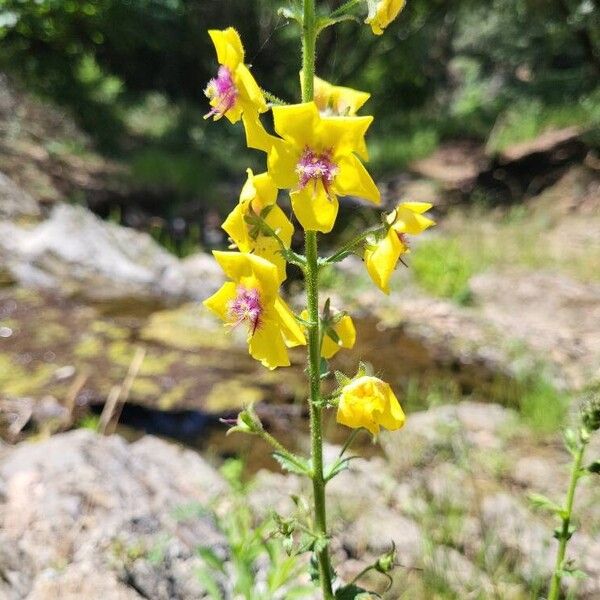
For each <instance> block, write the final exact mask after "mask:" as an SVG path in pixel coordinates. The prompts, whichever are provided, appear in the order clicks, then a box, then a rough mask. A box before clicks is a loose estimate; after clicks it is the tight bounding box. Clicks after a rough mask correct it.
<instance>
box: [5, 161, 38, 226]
mask: <svg viewBox="0 0 600 600" xmlns="http://www.w3.org/2000/svg"><path fill="white" fill-rule="evenodd" d="M40 214H41V213H40V207H39V205H38V203H37V202H36V201H35V200H34V199H33V198H32V197H31V196H30V195H29V194H28V193H27V192H25V191H24V190H22V189H21V188H20V187H19V186H18V185H16V184H15V183H14V182H13V181H12V179H10V178H9V177H7V176H6V175H5V174H4V173H2V172H0V218H2V219H20V218H22V217H30V218H32V217H33V218H36V217H39V216H40Z"/></svg>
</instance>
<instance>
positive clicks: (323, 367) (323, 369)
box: [319, 357, 331, 379]
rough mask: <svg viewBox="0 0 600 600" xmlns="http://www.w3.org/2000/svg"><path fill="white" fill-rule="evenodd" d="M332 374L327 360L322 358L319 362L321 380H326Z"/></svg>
mask: <svg viewBox="0 0 600 600" xmlns="http://www.w3.org/2000/svg"><path fill="white" fill-rule="evenodd" d="M330 374H331V373H330V371H329V362H328V361H327V359H326V358H323V357H321V360H320V361H319V378H320V379H326V378H327V377H329V375H330Z"/></svg>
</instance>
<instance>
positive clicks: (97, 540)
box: [0, 430, 226, 600]
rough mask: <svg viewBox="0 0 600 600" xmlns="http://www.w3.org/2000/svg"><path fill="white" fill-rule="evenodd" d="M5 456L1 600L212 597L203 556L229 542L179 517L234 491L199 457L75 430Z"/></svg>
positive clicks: (201, 523) (207, 524)
mask: <svg viewBox="0 0 600 600" xmlns="http://www.w3.org/2000/svg"><path fill="white" fill-rule="evenodd" d="M2 458H3V460H2V463H1V464H0V479H1V480H2V481H3V482H4V483H5V487H4V493H3V495H2V497H1V498H0V531H1V533H0V538H1V539H0V548H2V552H1V553H0V573H2V577H0V596H1V597H3V598H4V597H6V598H9V599H10V600H13V599H14V600H20V599H22V598H23V599H24V598H28V599H29V598H35V599H36V600H41V599H45V598H48V599H50V598H56V597H59V596H58V595H56V590H61V592H60V594H61V595H60V597H61V598H62V597H63V595H62V594H63V593H64V597H67V598H70V597H73V598H75V597H85V598H86V599H89V600H95V599H102V600H104V599H105V598H123V599H125V600H129V598H138V597H140V595H141V596H142V597H146V598H153V599H154V598H156V599H157V600H176V599H181V600H183V599H188V598H189V599H192V598H194V599H197V598H203V597H204V596H203V592H202V589H201V587H200V583H199V581H198V580H197V578H196V575H195V571H196V570H197V569H198V567H199V566H200V564H201V562H200V560H199V558H198V557H197V555H196V552H195V550H196V548H197V547H198V546H199V545H205V544H208V545H211V546H213V547H215V548H218V547H219V546H222V545H223V539H222V537H221V534H220V533H219V532H218V530H217V529H216V528H215V525H214V524H213V522H212V520H211V519H210V518H209V517H208V516H206V517H194V519H193V520H189V521H183V522H180V521H178V520H177V519H176V518H175V516H174V512H175V511H176V510H177V509H178V508H182V507H185V506H188V505H190V504H192V503H195V504H199V505H202V506H204V505H206V504H207V503H209V502H211V501H212V499H214V498H215V497H216V496H217V495H219V494H222V493H223V491H224V490H225V489H226V488H225V484H224V483H223V481H222V480H221V478H220V476H219V475H218V474H217V473H216V472H215V471H214V470H213V469H212V468H211V467H210V466H209V465H208V464H207V463H206V462H204V461H203V460H202V459H201V458H200V457H199V456H198V455H197V454H196V453H194V452H191V451H184V450H181V449H180V448H178V447H176V446H174V445H172V444H168V443H165V442H163V441H161V440H158V439H156V438H151V437H146V438H144V439H142V440H141V441H139V442H136V443H133V444H131V445H128V444H127V443H126V442H124V440H123V439H121V438H119V437H116V436H113V437H110V438H102V437H99V436H97V435H95V434H93V433H92V432H90V431H87V430H77V431H73V432H70V433H66V434H61V435H57V436H54V437H52V438H50V439H48V440H47V441H43V442H39V443H23V444H20V445H19V446H17V447H15V448H14V449H12V450H7V451H5V452H3V455H2ZM9 549H10V550H9ZM84 591H85V593H84ZM78 592H79V593H80V594H83V595H80V596H76V595H75V594H77V593H78Z"/></svg>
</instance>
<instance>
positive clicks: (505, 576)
mask: <svg viewBox="0 0 600 600" xmlns="http://www.w3.org/2000/svg"><path fill="white" fill-rule="evenodd" d="M596 442H597V443H596V444H595V446H593V447H592V451H591V452H590V455H593V454H594V453H595V454H598V452H600V443H598V442H600V440H596ZM381 444H382V448H383V450H384V455H383V456H380V457H373V458H371V459H357V460H355V461H353V463H352V465H353V466H352V468H351V470H350V471H347V472H344V473H343V474H341V475H340V476H338V477H337V478H336V479H334V480H333V482H332V483H331V484H330V487H329V498H330V500H329V507H330V514H331V521H332V523H334V530H335V531H334V540H335V542H334V548H333V549H334V554H335V556H336V559H338V560H339V562H340V563H341V564H343V565H344V567H343V569H342V570H341V571H340V577H342V578H344V579H346V580H348V579H350V578H352V577H353V576H354V575H356V574H357V573H358V572H359V571H360V570H361V569H362V568H363V566H364V565H365V564H367V561H369V560H370V559H372V558H375V557H376V556H378V555H379V554H380V553H383V552H385V551H386V550H387V549H388V548H389V546H390V544H391V543H392V542H393V543H395V545H396V548H397V550H398V562H399V563H400V565H401V566H400V567H399V568H398V570H397V573H396V578H395V584H394V587H393V588H392V589H391V590H390V591H389V592H388V593H387V594H385V597H386V598H389V599H390V600H392V599H397V598H414V599H419V598H423V599H425V598H431V597H433V596H431V595H429V594H430V593H432V592H431V590H433V589H435V586H436V585H437V586H438V587H443V588H444V589H446V590H450V591H451V592H450V593H451V595H450V596H447V595H446V596H442V597H457V598H480V599H484V598H499V599H500V598H501V599H503V600H504V599H515V600H516V599H525V598H530V597H531V593H532V591H533V593H534V594H535V593H536V592H535V591H534V590H541V589H542V588H541V586H542V585H543V583H544V582H545V581H547V579H548V577H549V575H550V573H551V569H552V558H553V549H554V544H555V542H554V540H553V539H552V529H553V526H552V523H551V522H550V521H548V519H547V517H546V516H545V515H544V514H541V513H538V512H535V511H534V510H533V509H532V508H531V506H530V504H529V502H528V500H527V494H528V493H530V492H533V491H535V492H541V493H546V494H548V495H549V496H550V497H551V498H555V499H557V500H558V499H559V498H560V497H561V495H562V493H563V490H564V487H565V484H566V477H567V469H566V462H567V456H566V454H565V452H563V451H562V450H561V448H560V446H559V445H557V444H556V443H555V442H554V441H550V442H547V443H542V444H540V443H536V442H535V441H534V440H532V438H531V435H530V432H528V431H527V430H526V429H524V428H523V426H522V425H520V424H519V420H518V417H517V415H515V414H514V413H513V412H511V411H510V410H507V409H504V408H502V407H500V406H497V405H489V404H486V405H484V404H475V403H469V402H464V403H461V404H459V405H457V406H453V407H450V406H442V407H439V408H436V409H431V410H429V411H426V412H419V413H415V414H413V415H412V416H411V418H410V419H409V421H408V424H407V426H406V428H405V429H404V430H403V431H402V432H400V433H396V434H386V435H384V436H382V439H381ZM534 448H535V452H532V450H533V449H534ZM338 451H339V448H337V447H333V446H331V447H328V448H327V456H328V460H333V459H334V457H335V454H336V453H337V452H338ZM0 458H1V463H0V481H2V488H1V494H0V524H1V527H0V532H1V533H0V548H1V549H2V550H1V552H0V595H2V597H3V598H7V599H8V600H13V599H14V600H17V599H25V598H26V599H28V600H33V599H35V600H43V599H48V600H50V599H54V598H58V597H60V598H61V599H62V598H65V599H69V598H73V599H75V598H82V597H85V598H89V599H90V600H94V599H96V598H98V599H100V598H106V597H110V598H115V599H117V598H123V599H130V598H131V599H134V598H152V599H153V600H162V599H164V600H178V599H181V600H183V599H190V600H191V599H192V598H194V599H197V598H203V597H205V593H204V592H203V591H202V585H201V583H200V580H199V578H198V575H197V572H198V569H199V568H200V566H201V565H202V561H201V559H200V558H199V556H198V554H197V552H196V550H197V548H198V547H200V546H206V545H209V546H211V547H212V548H213V549H214V550H215V551H216V552H217V553H220V554H221V555H222V556H223V557H225V558H226V557H227V556H228V555H229V553H230V552H231V549H230V548H229V546H228V540H227V538H225V537H224V536H223V533H222V531H221V530H220V528H219V527H218V523H216V522H215V518H218V517H215V516H214V515H213V513H212V512H211V511H209V512H206V511H205V512H203V511H202V510H198V509H195V510H193V511H189V510H188V511H187V512H186V510H185V509H186V507H188V509H189V507H190V506H195V507H204V508H205V509H206V510H208V509H209V508H210V509H215V510H216V514H219V509H221V510H223V509H225V510H227V506H228V499H227V494H226V493H224V492H226V490H227V486H226V484H225V482H224V481H223V479H222V477H221V476H220V475H219V474H218V473H217V471H215V469H214V468H213V467H212V466H211V465H210V464H209V463H207V462H206V461H205V460H204V459H203V458H201V457H200V456H199V455H198V454H197V453H195V452H192V451H189V450H183V449H181V448H179V447H177V446H175V445H173V444H171V443H168V442H165V441H162V440H160V439H158V438H154V437H151V436H146V437H144V438H143V439H142V440H140V441H137V442H135V443H132V444H127V443H126V442H125V441H124V440H123V439H122V438H120V437H118V436H112V437H108V438H105V437H101V436H98V435H97V434H94V433H92V432H91V431H87V430H77V431H72V432H69V433H63V434H58V435H54V436H52V437H51V438H49V439H46V440H43V441H38V442H23V443H21V444H19V445H17V446H14V447H7V446H5V447H3V448H2V450H1V451H0ZM303 492H306V490H304V489H303V483H302V482H301V481H300V480H298V479H297V478H296V477H295V476H292V475H288V476H285V475H279V474H276V473H273V472H271V471H260V472H259V473H258V474H257V475H256V477H255V479H254V481H253V484H252V488H251V492H250V497H249V502H250V504H251V506H252V507H253V510H254V511H255V513H256V515H257V516H258V517H259V518H260V517H265V518H266V517H267V516H268V515H269V513H270V511H272V510H273V509H275V510H277V511H279V512H280V513H281V514H284V515H287V514H290V513H291V512H292V511H293V503H292V502H291V500H290V494H294V493H303ZM599 509H600V487H599V486H597V485H595V482H594V481H593V480H592V479H591V478H588V479H586V480H585V481H584V482H583V483H582V485H581V488H580V490H579V493H578V498H577V514H578V519H577V520H578V522H579V523H580V529H579V530H578V532H577V533H576V534H575V536H574V537H573V539H572V542H571V546H570V552H571V555H572V556H573V557H575V558H576V560H577V562H578V565H579V566H580V567H581V568H582V569H584V570H585V571H586V572H587V574H588V577H587V578H586V579H584V580H581V581H578V582H577V583H576V592H575V594H576V595H575V596H574V597H577V598H581V599H589V600H592V599H593V598H597V597H598V594H600V543H599V541H598V539H599V538H598V535H599V533H600V530H599V529H598V528H599V524H600V512H599ZM178 515H179V516H178ZM182 515H183V516H182ZM230 568H232V569H234V567H233V566H232V565H230ZM233 572H234V571H232V573H233ZM231 577H233V575H231ZM258 578H260V575H259V576H258ZM371 583H372V584H373V585H376V586H377V585H379V586H381V585H382V582H381V581H377V579H376V578H375V579H374V580H373V581H372V582H371ZM222 585H223V586H224V587H225V588H226V586H227V583H226V581H223V582H222ZM225 593H226V592H225ZM452 594H454V595H452ZM207 597H208V596H207ZM226 597H230V596H227V595H226ZM278 597H279V596H278ZM281 597H282V598H284V597H285V595H283V596H281ZM307 597H310V594H308V595H307ZM436 597H437V596H436Z"/></svg>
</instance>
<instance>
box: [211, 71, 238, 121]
mask: <svg viewBox="0 0 600 600" xmlns="http://www.w3.org/2000/svg"><path fill="white" fill-rule="evenodd" d="M204 93H205V94H206V97H207V98H208V99H209V100H211V101H212V100H216V102H215V103H214V106H213V107H212V109H211V110H210V112H209V113H208V114H207V115H206V116H205V117H204V118H205V119H207V118H208V117H211V116H212V115H217V118H220V117H222V116H223V115H224V114H225V113H226V112H227V111H228V110H229V109H230V108H232V107H233V105H234V104H235V101H236V100H237V97H238V91H237V88H236V87H235V83H234V82H233V77H232V76H231V71H230V70H229V69H228V68H227V67H224V66H223V65H221V66H220V67H219V71H218V73H217V76H216V77H214V78H213V79H211V80H210V81H209V82H208V85H207V86H206V89H205V90H204Z"/></svg>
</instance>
